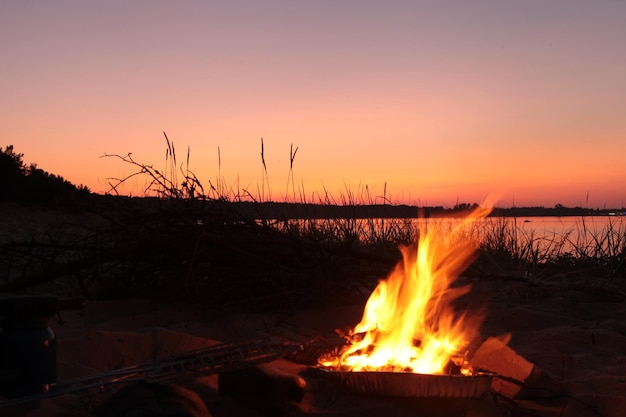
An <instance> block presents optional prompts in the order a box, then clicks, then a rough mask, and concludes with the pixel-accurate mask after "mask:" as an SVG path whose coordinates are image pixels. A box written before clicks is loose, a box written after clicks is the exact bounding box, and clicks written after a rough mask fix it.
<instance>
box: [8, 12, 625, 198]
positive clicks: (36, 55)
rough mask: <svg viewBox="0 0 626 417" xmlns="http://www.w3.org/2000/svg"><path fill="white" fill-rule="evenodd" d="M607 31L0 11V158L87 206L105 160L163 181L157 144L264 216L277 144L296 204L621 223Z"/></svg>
mask: <svg viewBox="0 0 626 417" xmlns="http://www.w3.org/2000/svg"><path fill="white" fill-rule="evenodd" d="M444 3H445V4H444ZM625 19H626V3H624V2H612V1H598V2H588V1H578V0H561V1H551V2H510V3H507V4H504V3H503V2H500V1H495V0H494V1H450V2H438V1H421V2H405V1H390V2H370V1H356V0H354V1H341V2H336V1H316V2H307V1H286V0H285V1H248V2H244V1H231V2H213V1H185V2H169V1H133V2H121V1H120V2H117V1H113V2H97V3H92V2H83V1H56V2H47V1H30V2H24V1H18V0H15V1H3V2H2V3H0V44H1V50H2V51H3V59H2V62H3V63H2V66H0V91H1V92H2V100H0V112H1V114H2V129H3V134H4V142H5V143H0V146H6V145H10V144H13V145H14V147H15V150H16V151H18V152H21V153H24V154H25V157H24V159H25V160H26V162H28V163H30V162H35V163H37V164H38V166H39V167H40V168H43V169H45V170H47V171H49V172H52V173H55V174H58V175H62V176H63V177H64V178H66V179H68V180H70V181H72V182H74V183H76V184H84V185H87V186H88V187H89V188H90V189H92V191H96V192H104V191H106V190H107V180H106V178H107V177H120V176H124V175H127V174H130V173H131V172H133V169H132V168H131V167H130V166H127V165H125V164H123V163H120V162H119V161H117V160H114V159H112V158H100V157H101V156H102V155H104V154H105V153H109V154H116V153H117V154H124V155H125V154H127V153H128V152H132V153H133V156H134V158H135V159H136V160H138V161H140V162H144V163H147V164H154V165H155V167H159V168H161V167H163V166H164V164H165V158H164V157H165V140H164V138H163V135H162V131H166V132H167V134H168V136H169V138H170V139H171V140H172V141H173V142H174V143H175V145H176V148H177V151H178V156H179V161H180V162H184V159H185V158H184V156H185V153H186V148H187V145H189V146H190V147H191V168H192V169H193V170H194V171H195V172H196V174H197V175H198V177H199V178H200V179H201V180H202V181H203V183H204V185H205V186H208V182H209V180H210V181H212V182H213V183H215V181H216V179H217V178H218V176H220V175H221V177H222V179H223V181H224V182H225V183H226V184H228V185H229V186H231V187H234V188H239V189H240V190H244V189H245V190H247V191H248V192H250V193H251V194H253V195H254V196H256V197H258V196H259V195H260V193H261V191H263V193H264V197H265V198H272V199H274V200H281V199H283V198H285V195H288V196H289V197H290V198H291V197H292V195H293V194H292V190H291V188H287V184H288V178H289V149H290V144H292V143H293V144H294V146H297V147H298V148H299V150H298V154H297V156H296V159H295V161H294V170H293V174H294V179H295V184H296V188H297V189H296V195H297V196H300V195H301V194H302V195H304V196H305V197H306V199H307V201H316V200H319V199H320V198H322V197H323V196H324V195H325V191H328V192H329V193H330V194H331V196H333V198H334V199H335V200H337V201H341V199H342V198H346V197H347V194H349V193H352V194H354V196H355V197H356V198H360V199H363V198H366V196H367V195H369V196H370V197H371V198H372V199H374V200H377V201H378V202H381V201H382V200H381V199H380V198H377V197H379V196H382V195H383V193H384V190H385V184H386V195H387V197H388V198H389V199H390V200H391V202H392V203H396V204H400V203H409V204H420V205H444V206H451V205H454V204H455V203H456V202H457V201H459V202H479V201H481V200H482V199H483V198H484V197H485V196H486V195H488V194H490V193H493V192H496V193H500V195H501V196H502V197H501V198H500V201H499V205H501V206H511V205H517V206H527V205H543V206H553V205H555V204H557V203H560V204H564V205H566V206H578V205H582V206H586V207H612V208H619V207H624V206H626V187H625V186H624V184H626V167H625V164H624V155H626V47H625V46H626V44H625V41H624V39H626V25H624V24H623V22H624V21H625ZM261 137H263V138H264V143H265V157H266V162H267V168H268V175H269V190H268V186H267V184H266V183H264V180H263V176H262V164H261V158H260V140H261ZM218 147H219V149H220V155H221V169H219V168H218V157H217V154H218V152H217V149H218ZM142 191H143V188H142V184H134V185H129V186H128V187H127V189H126V190H125V192H127V193H132V194H133V195H140V194H141V193H142ZM297 199H300V197H298V198H297Z"/></svg>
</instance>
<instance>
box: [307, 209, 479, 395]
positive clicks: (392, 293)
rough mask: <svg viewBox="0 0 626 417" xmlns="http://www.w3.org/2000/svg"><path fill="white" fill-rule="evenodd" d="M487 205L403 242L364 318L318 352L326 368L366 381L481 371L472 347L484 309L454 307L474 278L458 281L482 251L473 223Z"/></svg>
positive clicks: (370, 301) (321, 362) (322, 364)
mask: <svg viewBox="0 0 626 417" xmlns="http://www.w3.org/2000/svg"><path fill="white" fill-rule="evenodd" d="M489 211H490V210H489V209H485V208H480V207H479V208H478V209H476V210H474V211H473V212H472V213H471V214H470V215H469V216H467V217H466V218H464V219H462V220H460V221H459V222H458V223H450V222H447V221H441V222H434V223H430V224H429V225H428V230H425V231H421V233H420V235H419V239H418V241H417V242H416V243H415V244H413V245H411V246H401V247H400V251H401V253H402V260H401V261H400V262H399V263H398V265H397V266H396V267H395V269H394V270H393V271H392V272H391V273H390V275H389V276H388V277H387V278H386V279H385V280H382V281H380V282H379V284H378V286H377V287H376V288H375V289H374V291H373V292H372V294H371V295H370V297H369V300H368V301H367V303H366V305H365V309H364V312H363V316H362V319H361V321H360V322H359V323H358V324H357V325H356V326H355V327H354V328H353V329H352V330H350V331H349V332H347V333H345V334H343V336H344V338H345V339H346V344H345V345H344V346H342V347H341V348H339V349H337V350H336V351H334V352H331V353H328V354H325V355H322V356H321V357H320V358H319V360H318V362H319V365H321V367H322V369H326V370H328V371H331V372H340V373H344V374H353V375H352V378H358V379H359V382H358V384H359V385H360V386H362V385H363V384H364V381H365V380H372V379H380V378H385V381H386V382H385V384H386V383H388V382H389V381H391V380H393V379H394V378H397V377H394V376H393V375H394V374H407V373H410V374H413V375H416V374H420V375H424V376H426V375H428V376H432V375H439V376H451V375H452V376H462V377H467V376H478V375H477V373H476V372H475V371H474V369H472V366H471V365H470V363H469V362H468V360H467V353H468V352H467V349H468V346H469V344H470V343H471V342H472V341H473V340H474V339H475V338H476V337H477V336H478V334H479V330H480V325H481V323H482V320H483V314H482V313H474V314H469V313H468V312H458V311H455V309H454V308H453V302H454V300H456V299H458V298H459V297H460V296H462V295H463V294H466V293H467V292H468V291H469V290H470V286H469V285H465V286H458V285H457V286H455V285H454V284H455V281H456V279H457V278H458V276H459V275H460V274H461V273H462V272H463V271H464V270H465V268H467V267H468V266H469V265H470V263H471V262H472V261H473V260H474V259H475V254H476V253H477V245H478V242H476V240H475V236H476V234H475V233H472V230H471V226H472V225H473V224H475V221H476V220H478V219H482V218H484V217H485V216H486V215H487V214H488V213H489ZM401 378H402V379H403V380H405V381H406V379H407V377H406V376H404V377H401ZM408 378H411V379H415V378H416V377H415V376H411V377H408ZM426 379H429V381H431V382H429V384H430V383H432V380H433V379H432V378H426ZM439 379H445V378H439ZM469 379H472V378H469ZM487 385H488V384H487Z"/></svg>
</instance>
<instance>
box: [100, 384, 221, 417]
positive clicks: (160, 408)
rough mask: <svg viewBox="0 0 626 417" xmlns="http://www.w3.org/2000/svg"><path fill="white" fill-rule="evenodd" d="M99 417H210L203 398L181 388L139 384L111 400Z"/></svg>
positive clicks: (166, 385)
mask: <svg viewBox="0 0 626 417" xmlns="http://www.w3.org/2000/svg"><path fill="white" fill-rule="evenodd" d="M94 415H95V416H96V417H140V416H151V417H174V416H175V417H211V413H210V412H209V410H208V409H207V408H206V405H205V404H204V402H203V401H202V399H201V398H200V396H199V395H198V394H197V393H195V392H193V391H191V390H189V389H187V388H183V387H181V386H179V385H175V384H162V383H158V382H153V383H148V382H139V383H136V384H132V385H129V386H126V387H124V388H122V389H121V390H119V391H118V392H117V393H115V394H113V395H112V396H111V397H109V398H108V399H107V400H106V401H105V402H103V403H102V404H101V405H100V406H99V407H98V408H97V409H96V410H95V411H94Z"/></svg>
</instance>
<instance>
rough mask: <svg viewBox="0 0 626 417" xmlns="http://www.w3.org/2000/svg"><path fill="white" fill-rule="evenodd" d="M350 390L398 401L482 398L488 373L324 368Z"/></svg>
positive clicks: (487, 391) (486, 391)
mask: <svg viewBox="0 0 626 417" xmlns="http://www.w3.org/2000/svg"><path fill="white" fill-rule="evenodd" d="M323 372H327V373H329V374H330V375H332V376H334V377H337V378H339V379H340V380H342V381H343V382H344V383H345V385H346V386H347V387H348V388H350V389H351V390H353V391H355V392H358V393H361V394H370V395H381V396H386V397H401V398H482V397H484V396H485V395H487V394H488V393H489V392H490V390H491V382H492V376H491V374H488V373H485V374H477V375H470V376H467V375H429V374H416V373H412V372H351V371H348V372H346V371H334V370H328V369H324V370H323Z"/></svg>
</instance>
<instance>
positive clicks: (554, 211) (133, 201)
mask: <svg viewBox="0 0 626 417" xmlns="http://www.w3.org/2000/svg"><path fill="white" fill-rule="evenodd" d="M91 197H93V199H92V200H91V201H93V202H94V203H106V202H109V203H120V204H123V205H126V204H128V205H130V206H135V205H136V207H137V208H141V209H146V210H150V211H152V210H159V209H166V210H175V209H176V207H178V206H179V205H184V206H185V207H186V208H187V209H192V210H196V209H197V210H198V211H202V210H220V211H228V210H234V211H237V212H239V213H241V214H242V215H243V216H245V217H247V218H262V219H278V220H292V219H376V218H378V219H412V218H415V219H418V218H431V217H435V218H436V217H464V216H466V215H467V214H468V213H470V212H471V211H472V209H473V208H474V207H476V205H470V204H460V205H457V206H456V207H453V208H446V207H442V206H434V207H418V206H410V205H404V204H401V205H389V204H354V205H336V204H314V203H290V202H251V201H236V202H231V201H226V200H182V199H181V200H177V199H174V200H167V199H159V198H156V197H125V196H110V195H101V194H92V195H91ZM107 205H108V204H107ZM624 215H626V209H624V208H621V209H590V208H584V207H564V206H561V205H557V206H555V207H510V208H501V207H497V208H494V209H493V211H492V212H491V213H490V215H489V217H572V216H576V217H584V216H616V217H620V216H624Z"/></svg>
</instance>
